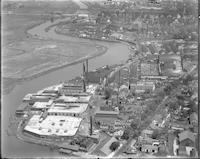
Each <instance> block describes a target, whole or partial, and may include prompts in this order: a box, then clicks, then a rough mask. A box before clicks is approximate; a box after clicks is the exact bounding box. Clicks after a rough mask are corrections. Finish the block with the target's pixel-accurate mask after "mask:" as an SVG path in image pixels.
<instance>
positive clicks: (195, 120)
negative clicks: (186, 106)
mask: <svg viewBox="0 0 200 159" xmlns="http://www.w3.org/2000/svg"><path fill="white" fill-rule="evenodd" d="M190 124H191V125H193V126H196V125H198V115H197V113H195V112H194V113H192V114H191V115H190Z"/></svg>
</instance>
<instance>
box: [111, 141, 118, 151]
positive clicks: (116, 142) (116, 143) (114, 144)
mask: <svg viewBox="0 0 200 159" xmlns="http://www.w3.org/2000/svg"><path fill="white" fill-rule="evenodd" d="M118 147H119V142H118V141H115V142H113V143H112V144H111V145H110V150H111V151H115V150H116V149H117V148H118Z"/></svg>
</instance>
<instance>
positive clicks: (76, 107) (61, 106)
mask: <svg viewBox="0 0 200 159" xmlns="http://www.w3.org/2000/svg"><path fill="white" fill-rule="evenodd" d="M87 107H88V104H87V103H54V104H53V105H52V107H51V108H50V109H49V110H48V113H54V112H58V113H73V114H81V113H83V112H85V111H86V109H87Z"/></svg>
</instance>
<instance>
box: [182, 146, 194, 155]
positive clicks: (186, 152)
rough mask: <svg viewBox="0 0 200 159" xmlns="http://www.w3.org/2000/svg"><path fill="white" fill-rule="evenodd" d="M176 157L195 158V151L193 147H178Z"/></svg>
mask: <svg viewBox="0 0 200 159" xmlns="http://www.w3.org/2000/svg"><path fill="white" fill-rule="evenodd" d="M178 156H183V157H188V156H190V157H195V156H196V150H195V148H194V147H190V146H180V147H179V150H178Z"/></svg>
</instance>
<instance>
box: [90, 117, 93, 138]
mask: <svg viewBox="0 0 200 159" xmlns="http://www.w3.org/2000/svg"><path fill="white" fill-rule="evenodd" d="M92 134H93V133H92V116H90V136H91V135H92Z"/></svg>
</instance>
